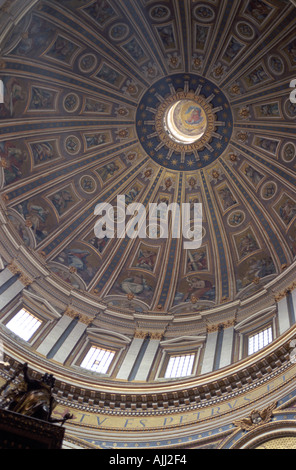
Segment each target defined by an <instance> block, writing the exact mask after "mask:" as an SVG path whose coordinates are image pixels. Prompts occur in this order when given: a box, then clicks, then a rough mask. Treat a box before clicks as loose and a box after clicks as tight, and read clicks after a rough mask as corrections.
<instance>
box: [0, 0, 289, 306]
mask: <svg viewBox="0 0 296 470" xmlns="http://www.w3.org/2000/svg"><path fill="white" fill-rule="evenodd" d="M295 19H296V9H295V8H294V7H293V5H292V4H291V3H290V2H289V1H281V2H279V1H277V0H274V1H267V0H266V1H263V0H257V1H253V0H241V1H237V2H232V1H227V0H223V1H214V0H211V1H210V0H208V1H205V2H196V1H185V0H184V1H183V0H180V1H174V0H172V1H167V0H163V1H162V2H160V3H159V2H155V1H153V0H152V1H144V0H140V1H135V0H124V1H123V0H122V1H115V0H108V1H107V0H96V1H93V0H63V1H54V0H48V1H42V2H41V1H40V2H37V4H36V6H35V7H34V9H33V10H32V11H31V12H30V13H28V14H27V15H26V16H25V17H24V18H23V19H22V20H21V22H20V23H19V24H18V26H17V27H16V28H15V30H13V31H11V33H10V35H9V37H8V38H7V40H6V43H5V44H4V47H3V49H2V56H1V63H0V65H1V78H2V80H3V83H4V87H5V95H4V96H5V100H4V103H3V104H0V118H1V120H0V156H1V172H0V184H1V193H2V198H3V199H4V200H5V201H6V205H7V211H8V213H9V217H10V221H11V224H12V226H13V227H14V233H15V236H16V237H17V239H18V240H21V243H23V244H24V245H25V246H27V247H30V248H31V249H33V250H36V252H37V253H40V254H42V255H43V257H44V259H45V260H46V261H47V265H48V268H49V269H50V272H51V273H52V276H53V277H58V278H59V279H60V281H61V282H65V283H68V284H71V285H72V286H73V287H74V288H76V289H81V290H82V291H87V292H88V293H89V294H91V295H94V296H95V297H96V298H99V299H101V300H102V302H105V303H106V304H109V305H113V306H116V305H118V306H120V305H125V304H127V305H130V306H132V307H133V308H135V309H136V310H139V311H152V312H153V311H165V312H170V311H176V312H188V311H192V312H194V311H200V310H203V309H209V308H212V307H213V306H215V305H219V304H220V303H222V302H227V301H231V300H234V299H237V298H246V297H248V296H249V295H251V294H252V293H254V292H256V291H257V290H260V289H262V287H263V286H264V285H265V284H266V283H267V282H268V281H269V280H270V279H273V278H274V277H275V276H277V275H278V274H280V273H281V271H282V269H283V267H284V266H287V265H290V264H291V263H292V261H293V259H294V258H295V256H296V226H295V216H296V192H295V179H296V173H295V157H296V136H295V119H296V105H295V104H293V103H292V102H291V101H290V100H289V95H290V92H291V88H290V82H291V80H292V79H293V78H295V70H296V56H295V50H296V48H295V45H296V29H295ZM179 103H181V105H184V106H185V107H183V108H182V109H183V111H182V112H183V114H182V113H181V111H180V114H179V115H178V119H179V120H176V119H175V116H176V110H179V109H181V108H180V107H179V108H178V105H179ZM186 106H187V107H186ZM193 110H194V111H195V113H197V114H193ZM171 116H173V117H174V119H175V120H174V124H175V126H177V127H178V136H179V137H178V138H177V139H175V138H174V137H173V134H172V132H171V129H172V128H170V125H171V123H172V119H171ZM193 125H194V126H195V127H194V132H195V134H194V133H193V131H192V129H193ZM174 129H175V131H176V127H175V128H174ZM196 132H199V133H200V134H199V137H198V138H196V137H195V138H194V136H195V135H196ZM192 135H193V139H192V142H191V143H190V144H188V143H184V142H185V141H184V140H182V139H183V138H185V137H184V136H186V138H191V136H192ZM180 136H181V137H180ZM178 139H179V140H178ZM118 195H125V197H126V203H127V207H128V205H129V204H132V203H135V202H136V203H141V204H143V205H144V206H145V207H146V208H148V206H149V204H151V203H157V204H159V203H164V204H165V205H166V206H168V205H169V204H171V203H177V204H179V205H181V204H182V203H185V202H186V203H190V204H191V206H192V207H193V204H194V203H201V204H202V207H203V228H202V241H201V244H200V246H199V247H198V248H196V249H192V250H191V249H184V243H183V242H184V238H185V237H184V236H183V237H181V238H179V239H178V238H177V239H175V238H170V237H169V238H167V239H166V238H161V237H158V238H155V237H154V236H152V234H151V233H149V235H150V236H146V237H145V238H139V237H136V238H134V239H132V238H129V237H128V236H126V237H123V238H117V237H115V238H111V239H108V238H107V237H106V238H103V239H99V238H97V237H96V236H95V233H94V225H95V223H96V220H97V216H96V215H95V212H94V211H95V208H96V206H97V204H99V203H101V202H107V203H109V204H111V205H112V206H113V207H116V203H117V196H118ZM158 217H159V218H161V217H162V215H161V213H159V214H158ZM117 218H120V214H118V213H117Z"/></svg>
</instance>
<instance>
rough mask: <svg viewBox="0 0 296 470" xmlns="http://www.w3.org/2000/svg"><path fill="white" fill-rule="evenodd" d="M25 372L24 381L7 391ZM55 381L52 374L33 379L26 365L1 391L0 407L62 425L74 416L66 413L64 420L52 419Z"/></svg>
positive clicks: (54, 403)
mask: <svg viewBox="0 0 296 470" xmlns="http://www.w3.org/2000/svg"><path fill="white" fill-rule="evenodd" d="M21 372H23V380H22V381H21V382H20V383H18V384H16V385H14V386H11V387H9V388H8V390H6V389H7V387H8V385H9V384H10V383H11V382H12V381H13V380H14V379H15V378H16V377H17V376H18V375H19V374H20V373H21ZM54 383H55V379H54V377H53V375H52V374H47V373H46V374H44V375H43V376H42V377H41V379H40V380H37V379H33V378H31V377H30V376H29V374H28V364H27V363H25V364H23V365H22V366H21V368H20V369H18V370H17V371H16V373H15V374H14V376H13V377H12V378H10V379H9V380H8V381H7V382H6V383H5V384H4V385H3V386H2V387H1V389H0V393H1V395H2V401H1V403H0V407H1V408H4V409H6V410H9V411H13V412H15V413H20V414H22V415H26V416H31V417H32V418H37V419H40V420H43V421H47V422H50V423H61V424H62V425H63V424H64V423H65V421H67V420H68V419H72V417H73V416H72V415H71V414H69V413H66V414H65V416H64V417H63V418H62V419H54V418H52V417H51V414H52V412H53V409H54V408H55V406H56V404H57V403H56V402H55V400H54V397H53V387H54Z"/></svg>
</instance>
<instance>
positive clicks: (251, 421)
mask: <svg viewBox="0 0 296 470" xmlns="http://www.w3.org/2000/svg"><path fill="white" fill-rule="evenodd" d="M276 405H277V402H274V403H271V404H270V405H269V406H268V407H267V408H264V409H263V410H261V411H258V410H253V411H252V413H251V415H250V416H249V417H248V418H243V419H241V420H238V421H234V423H233V424H234V425H235V426H237V427H238V428H239V429H241V430H242V431H250V430H252V429H254V428H255V427H257V426H262V425H263V424H266V423H268V422H269V421H271V418H272V416H273V410H274V409H275V408H276Z"/></svg>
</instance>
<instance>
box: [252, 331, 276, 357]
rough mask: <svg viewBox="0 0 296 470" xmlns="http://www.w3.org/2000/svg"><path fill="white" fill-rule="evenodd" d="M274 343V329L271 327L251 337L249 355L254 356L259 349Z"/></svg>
mask: <svg viewBox="0 0 296 470" xmlns="http://www.w3.org/2000/svg"><path fill="white" fill-rule="evenodd" d="M271 341H272V329H271V326H270V327H268V328H266V329H265V330H262V331H259V333H256V334H255V335H252V336H249V346H248V354H249V355H250V354H253V353H255V352H257V351H259V349H262V348H264V346H267V345H268V344H269V343H271Z"/></svg>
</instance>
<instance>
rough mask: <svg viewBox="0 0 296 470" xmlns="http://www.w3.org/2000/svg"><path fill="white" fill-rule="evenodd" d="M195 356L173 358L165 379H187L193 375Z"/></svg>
mask: <svg viewBox="0 0 296 470" xmlns="http://www.w3.org/2000/svg"><path fill="white" fill-rule="evenodd" d="M194 356H195V355H194V354H186V355H184V356H172V357H171V358H170V360H169V362H168V366H167V369H166V372H165V378H175V377H185V376H187V375H190V374H191V373H192V368H193V362H194Z"/></svg>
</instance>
